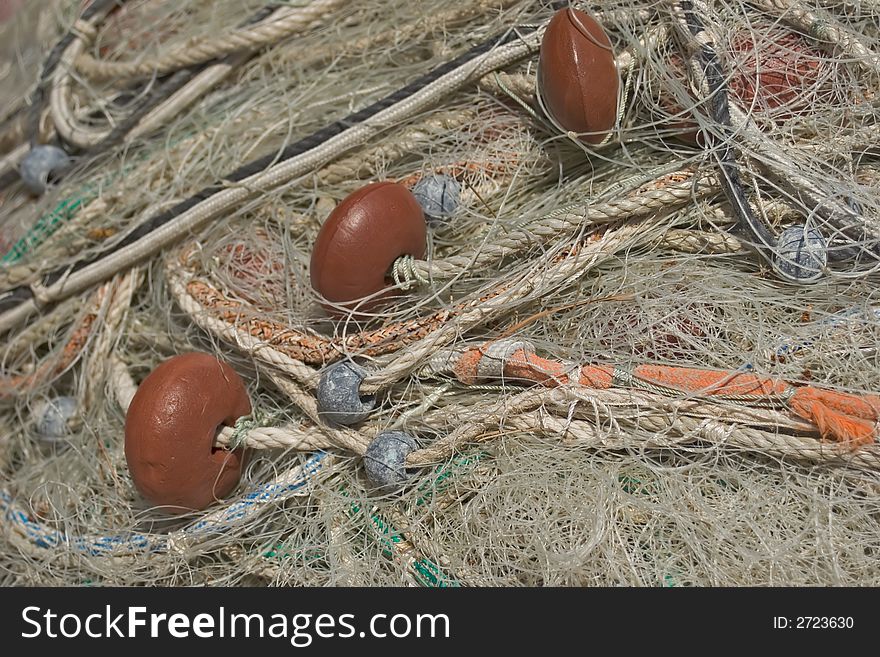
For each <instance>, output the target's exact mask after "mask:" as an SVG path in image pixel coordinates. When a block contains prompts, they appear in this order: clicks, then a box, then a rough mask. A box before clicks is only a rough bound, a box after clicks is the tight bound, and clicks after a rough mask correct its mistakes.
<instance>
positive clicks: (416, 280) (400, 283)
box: [391, 254, 430, 291]
mask: <svg viewBox="0 0 880 657" xmlns="http://www.w3.org/2000/svg"><path fill="white" fill-rule="evenodd" d="M391 277H392V278H393V279H394V284H395V285H396V286H397V287H399V288H400V289H401V290H403V291H406V290H410V289H412V288H414V287H415V286H416V285H427V284H428V283H429V282H430V281H428V279H427V278H425V277H424V276H422V274H421V273H420V272H419V270H418V269H417V268H416V259H415V258H413V257H412V256H411V255H409V254H406V255H402V256H400V257H399V258H398V259H397V260H395V261H394V264H393V265H392V266H391Z"/></svg>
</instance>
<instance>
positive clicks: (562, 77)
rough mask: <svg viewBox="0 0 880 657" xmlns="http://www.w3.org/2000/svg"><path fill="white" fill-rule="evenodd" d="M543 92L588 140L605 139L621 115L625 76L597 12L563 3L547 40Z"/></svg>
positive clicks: (555, 114)
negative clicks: (619, 102) (619, 104)
mask: <svg viewBox="0 0 880 657" xmlns="http://www.w3.org/2000/svg"><path fill="white" fill-rule="evenodd" d="M538 79H539V92H540V94H541V99H542V101H543V104H544V107H545V108H546V109H547V111H548V112H549V113H550V115H551V117H552V118H553V119H554V120H555V121H556V122H557V123H558V124H559V125H560V126H562V127H563V128H565V129H566V130H569V131H571V132H575V133H577V134H578V136H579V139H580V140H581V141H583V142H586V143H588V144H599V143H601V142H602V141H603V140H604V139H605V137H606V136H607V135H608V133H609V131H610V130H611V129H612V128H613V127H614V122H615V120H616V119H617V96H618V91H619V89H620V76H619V75H618V73H617V65H616V63H615V61H614V52H613V50H612V49H611V40H610V39H609V38H608V35H607V34H605V30H603V29H602V26H601V25H599V23H598V22H597V21H596V19H595V18H593V17H592V16H590V15H589V14H586V13H584V12H582V11H580V10H578V9H570V8H569V9H561V10H559V11H558V12H556V15H555V16H553V18H552V19H551V20H550V23H549V24H548V25H547V30H546V31H545V32H544V38H543V39H542V40H541V54H540V57H539V60H538Z"/></svg>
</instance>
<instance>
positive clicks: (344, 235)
mask: <svg viewBox="0 0 880 657" xmlns="http://www.w3.org/2000/svg"><path fill="white" fill-rule="evenodd" d="M427 236H428V231H427V225H426V223H425V215H424V213H423V212H422V208H421V207H420V206H419V204H418V201H416V198H415V197H414V196H413V195H412V192H410V191H409V190H408V189H407V188H406V187H404V186H403V185H399V184H397V183H393V182H388V181H386V182H378V183H372V184H370V185H366V186H365V187H362V188H361V189H359V190H357V191H356V192H354V193H352V194H350V195H348V196H347V197H346V198H345V199H343V200H342V202H341V203H340V204H339V205H338V206H336V208H335V209H334V210H333V212H332V213H330V216H329V217H328V218H327V221H325V222H324V225H323V226H322V227H321V230H320V232H319V233H318V237H317V239H316V240H315V246H314V248H313V249H312V260H311V265H310V276H311V281H312V287H314V288H315V290H316V291H317V292H318V293H319V294H320V295H321V296H323V297H324V298H325V299H326V300H327V301H332V302H335V303H337V304H341V305H344V306H345V307H348V308H357V309H358V310H363V311H367V310H370V309H373V308H375V307H376V306H377V305H379V304H380V303H381V302H382V301H384V300H387V298H388V297H389V296H390V292H391V291H390V290H389V292H388V293H386V294H377V293H379V292H381V291H382V290H383V289H384V288H386V287H387V286H388V280H387V276H388V273H389V271H390V269H391V266H392V265H393V264H394V261H395V260H396V259H397V258H399V257H400V256H402V255H411V256H413V257H414V258H417V259H420V258H424V257H425V242H426V240H427ZM371 295H376V296H372V297H371V298H370V299H369V300H366V301H362V302H359V300H360V299H363V298H364V297H368V296H371ZM325 308H327V310H328V312H330V313H334V312H338V311H337V310H336V309H334V308H333V307H331V306H329V305H325Z"/></svg>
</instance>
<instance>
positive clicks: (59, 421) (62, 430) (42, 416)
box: [34, 397, 78, 443]
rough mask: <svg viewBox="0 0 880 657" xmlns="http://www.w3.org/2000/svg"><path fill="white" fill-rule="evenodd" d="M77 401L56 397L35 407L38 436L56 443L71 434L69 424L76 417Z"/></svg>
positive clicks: (70, 398) (71, 398)
mask: <svg viewBox="0 0 880 657" xmlns="http://www.w3.org/2000/svg"><path fill="white" fill-rule="evenodd" d="M77 405H78V404H77V401H76V399H74V398H73V397H56V398H54V399H48V400H46V401H42V402H40V403H38V404H37V405H36V406H35V407H34V416H35V420H36V429H37V435H38V436H39V437H40V439H42V440H45V441H46V442H50V443H54V442H58V441H60V440H62V439H64V438H66V437H67V436H68V435H69V434H70V427H69V425H68V422H69V421H70V419H71V418H73V417H74V416H75V415H76V412H77Z"/></svg>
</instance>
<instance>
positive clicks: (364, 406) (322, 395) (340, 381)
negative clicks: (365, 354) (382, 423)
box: [317, 361, 376, 426]
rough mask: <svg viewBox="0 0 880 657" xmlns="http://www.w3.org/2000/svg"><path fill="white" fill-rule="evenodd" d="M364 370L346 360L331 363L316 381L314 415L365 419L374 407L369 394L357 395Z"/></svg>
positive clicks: (340, 420)
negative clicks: (316, 403)
mask: <svg viewBox="0 0 880 657" xmlns="http://www.w3.org/2000/svg"><path fill="white" fill-rule="evenodd" d="M365 376H366V372H365V371H364V369H363V368H362V367H359V366H357V365H355V364H354V363H350V362H347V361H340V362H338V363H334V364H333V365H331V366H330V367H328V368H327V369H326V370H324V373H323V374H321V378H320V380H319V381H318V393H317V396H318V415H320V417H321V419H323V420H324V421H325V422H330V423H332V424H342V425H346V426H347V425H351V424H357V423H358V422H362V421H363V420H366V419H367V418H368V417H369V415H370V413H372V412H373V409H374V408H375V407H376V398H375V397H373V396H368V397H366V396H365V397H361V394H360V387H361V382H362V381H363V380H364V377H365Z"/></svg>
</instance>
